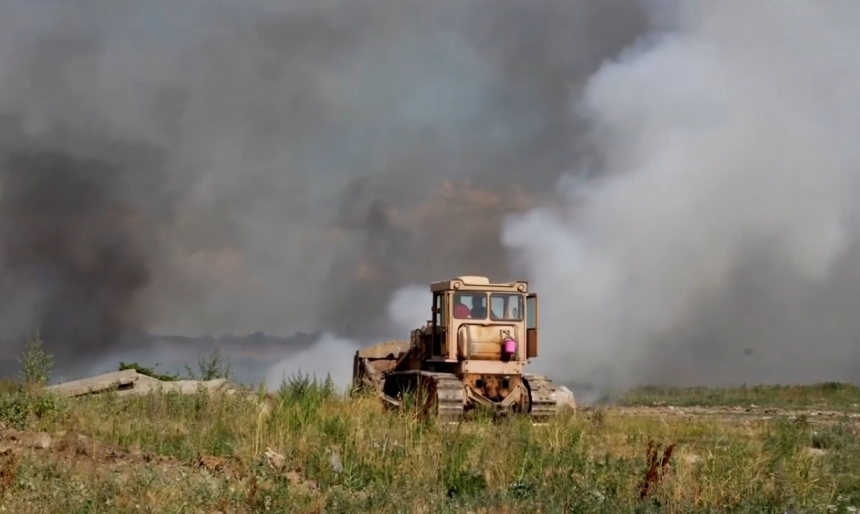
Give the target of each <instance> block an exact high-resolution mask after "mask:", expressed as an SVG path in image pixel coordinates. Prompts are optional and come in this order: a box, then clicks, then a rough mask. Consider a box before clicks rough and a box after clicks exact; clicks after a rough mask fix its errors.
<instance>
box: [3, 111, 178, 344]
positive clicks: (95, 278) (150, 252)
mask: <svg viewBox="0 0 860 514" xmlns="http://www.w3.org/2000/svg"><path fill="white" fill-rule="evenodd" d="M12 123H13V122H11V121H9V122H8V124H7V126H6V127H4V130H3V135H4V138H3V140H2V142H0V143H2V144H3V147H0V159H2V160H0V184H2V186H0V265H2V268H3V275H2V290H0V300H2V302H3V303H2V310H3V313H4V314H7V315H8V314H9V313H12V312H14V313H15V314H17V315H22V316H24V318H23V319H25V320H27V321H28V322H29V324H30V325H31V326H33V327H36V328H39V329H40V330H41V331H42V334H43V336H44V337H46V338H47V339H48V340H50V341H52V345H51V346H52V347H53V349H54V351H55V352H56V353H57V354H58V357H59V358H60V359H61V360H62V361H68V360H70V359H71V360H76V359H80V358H88V357H93V356H96V355H98V354H99V353H101V352H104V351H105V350H107V349H109V348H110V347H111V345H113V344H115V343H116V342H117V341H118V340H119V338H120V337H121V336H122V334H123V332H124V331H125V330H128V329H132V328H140V327H141V326H142V322H143V321H144V320H143V319H141V318H138V317H137V312H136V307H137V306H136V300H137V297H138V295H139V294H140V293H141V291H142V290H143V289H144V288H145V287H146V285H147V284H148V283H149V281H150V278H151V273H152V270H151V266H152V263H153V262H154V260H155V259H156V255H157V253H158V251H159V248H158V241H157V236H156V231H157V229H158V225H159V222H160V220H163V219H169V213H170V211H171V208H172V207H171V205H170V204H169V198H168V197H166V196H165V195H164V194H163V193H162V192H161V191H160V187H161V184H162V183H163V181H164V176H163V173H164V172H165V170H164V159H163V156H162V155H161V154H160V153H159V152H157V151H155V150H154V149H151V148H147V147H145V146H134V145H130V144H121V143H120V144H102V145H95V144H94V143H98V142H99V140H98V138H96V139H93V138H88V137H86V136H84V137H76V135H75V134H69V133H64V132H63V131H61V130H56V131H52V132H49V133H46V134H44V136H42V137H28V136H26V135H24V134H22V133H20V132H19V130H20V127H16V126H14V125H13V124H12ZM159 200H161V201H159ZM19 321H20V319H18V320H12V319H8V318H7V319H6V320H5V326H6V327H9V326H10V325H11V326H15V325H16V323H17V322H19ZM17 328H19V329H24V328H26V327H25V326H19V327H17Z"/></svg>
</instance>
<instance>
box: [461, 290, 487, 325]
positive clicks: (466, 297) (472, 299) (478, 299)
mask: <svg viewBox="0 0 860 514" xmlns="http://www.w3.org/2000/svg"><path fill="white" fill-rule="evenodd" d="M453 314H454V318H455V319H487V293H474V292H462V293H454V303H453Z"/></svg>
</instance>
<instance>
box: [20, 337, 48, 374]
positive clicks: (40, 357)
mask: <svg viewBox="0 0 860 514" xmlns="http://www.w3.org/2000/svg"><path fill="white" fill-rule="evenodd" d="M43 343H44V341H43V340H42V335H41V333H40V332H39V331H38V330H37V331H36V333H35V334H33V335H32V336H30V337H29V338H27V344H26V345H25V347H24V353H23V354H22V355H21V357H20V358H19V359H18V362H19V363H20V364H21V375H22V376H23V378H24V384H25V385H26V386H28V387H41V386H44V385H45V384H47V383H48V379H49V378H50V377H51V371H52V370H53V368H54V357H53V356H52V355H51V354H50V353H48V352H47V351H45V349H44V347H43Z"/></svg>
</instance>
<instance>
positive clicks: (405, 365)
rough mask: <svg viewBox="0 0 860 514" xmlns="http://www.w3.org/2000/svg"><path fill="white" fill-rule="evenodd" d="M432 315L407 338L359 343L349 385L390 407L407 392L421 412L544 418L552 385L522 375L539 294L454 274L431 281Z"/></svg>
mask: <svg viewBox="0 0 860 514" xmlns="http://www.w3.org/2000/svg"><path fill="white" fill-rule="evenodd" d="M430 292H431V293H432V302H433V303H432V309H431V317H430V319H429V320H427V323H426V324H425V325H424V326H422V327H421V328H417V329H415V330H412V332H411V334H410V338H409V340H408V341H385V342H382V343H379V344H376V345H374V346H370V347H366V348H362V349H360V350H358V351H356V353H355V357H354V361H353V387H354V390H357V391H361V390H365V391H366V390H370V391H373V392H374V393H375V394H376V395H378V396H379V397H380V398H381V399H382V401H383V402H384V404H385V405H386V406H387V407H389V408H392V409H403V408H404V405H405V404H404V402H405V399H406V398H410V402H411V403H410V405H411V407H412V408H417V409H418V410H419V413H420V414H421V415H422V416H433V417H435V418H437V419H440V420H445V421H454V422H457V421H462V420H464V419H466V418H468V417H469V415H470V413H473V412H474V411H476V410H478V409H483V410H485V411H486V410H490V411H491V412H492V413H493V415H494V416H495V417H505V416H509V415H511V414H513V413H522V414H526V415H528V416H529V417H530V418H531V419H532V421H534V422H545V421H546V420H547V419H548V418H550V417H551V416H552V415H553V414H554V413H555V412H556V410H557V403H556V387H555V385H554V384H553V383H552V381H551V380H550V379H549V378H547V377H546V376H544V375H538V374H531V373H524V371H523V369H524V367H525V365H526V364H528V363H529V362H530V360H531V359H534V358H535V357H537V355H538V297H537V294H535V293H531V292H529V290H528V282H525V281H517V282H508V283H491V282H490V280H489V279H488V278H487V277H480V276H459V277H456V278H453V279H449V280H443V281H438V282H433V283H431V284H430Z"/></svg>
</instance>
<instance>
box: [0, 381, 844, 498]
mask: <svg viewBox="0 0 860 514" xmlns="http://www.w3.org/2000/svg"><path fill="white" fill-rule="evenodd" d="M850 390H851V389H849V388H847V386H845V387H843V386H839V387H832V388H827V387H819V388H818V389H815V388H813V389H812V391H818V392H811V391H807V392H796V391H801V390H800V389H796V388H795V389H792V388H762V389H756V392H755V393H754V394H751V393H744V394H746V396H744V395H743V394H739V393H738V392H737V391H734V392H720V391H710V390H702V391H701V392H698V393H696V394H699V398H698V399H697V400H695V402H696V404H702V403H704V402H706V401H709V402H712V404H715V403H716V402H718V401H719V399H721V398H722V399H729V400H732V401H734V400H735V399H740V398H742V399H743V401H747V400H748V399H750V398H755V401H756V402H757V403H760V404H763V405H765V404H768V402H770V403H771V404H773V405H782V404H783V403H788V404H790V405H792V407H793V408H794V407H795V406H797V405H801V404H802V403H803V402H801V398H806V399H807V400H808V402H810V403H808V404H810V405H811V404H817V403H819V402H820V401H821V399H822V398H823V399H824V400H826V403H828V404H835V403H839V402H836V401H835V398H842V400H840V401H841V402H842V403H840V405H848V406H850V405H851V403H850V395H849V394H848V393H847V392H846V391H850ZM2 391H3V392H0V421H2V422H3V423H4V424H5V425H6V426H7V428H6V429H5V430H3V431H0V432H2V433H3V434H5V435H4V436H3V437H0V512H9V513H22V514H23V513H54V512H56V513H64V514H66V513H102V512H103V513H108V512H110V513H126V512H129V513H131V512H134V513H148V512H152V513H155V512H158V513H192V512H193V513H198V512H199V513H207V514H208V513H215V512H221V513H256V512H298V513H301V512H326V513H329V512H333V513H336V512H374V513H375V512H380V513H399V512H428V513H429V512H432V513H447V512H450V513H460V512H487V513H490V512H493V513H496V512H501V513H506V512H529V513H540V512H545V513H555V512H577V513H579V512H582V513H590V512H594V513H602V512H612V513H614V512H636V513H649V512H673V513H682V512H683V513H692V512H708V513H711V512H773V513H777V512H784V511H786V510H789V509H790V510H791V511H793V512H822V513H823V512H850V510H848V509H849V507H852V506H860V458H858V457H857V456H858V455H860V436H858V429H857V426H856V423H855V422H854V421H853V420H854V418H850V417H845V419H836V420H834V421H833V422H832V423H828V424H819V423H818V422H817V421H816V420H814V419H813V418H812V417H806V416H802V415H801V416H795V417H789V416H780V415H773V416H772V417H770V418H769V419H766V418H764V417H747V418H739V417H734V418H733V417H695V416H682V415H674V414H671V413H667V412H666V411H665V410H662V409H650V410H649V409H639V410H637V411H636V412H635V414H633V415H631V414H630V413H629V412H625V411H623V410H621V409H619V408H617V407H601V408H599V409H594V410H579V411H578V412H576V413H575V414H574V413H568V414H565V415H561V416H559V417H558V418H557V419H555V420H553V421H552V422H551V423H549V424H548V425H544V426H533V425H532V424H531V423H529V422H528V421H527V420H523V419H517V418H514V419H512V420H509V421H505V422H502V423H499V424H494V423H492V422H491V421H489V420H478V421H476V422H473V423H469V424H462V425H444V424H438V423H434V422H424V421H419V420H416V419H415V418H413V417H411V416H409V415H407V414H393V413H389V412H385V411H384V410H383V409H382V407H381V405H379V403H378V402H377V401H376V400H375V399H373V398H368V397H351V398H350V397H346V396H341V395H338V394H335V392H334V391H333V389H332V387H331V383H330V382H319V381H316V380H309V379H308V377H294V379H291V380H290V381H288V382H286V383H285V384H284V385H283V386H282V387H281V389H280V390H279V391H277V392H276V393H275V394H273V395H271V397H269V398H266V396H265V395H263V394H262V393H259V394H256V395H254V399H255V400H256V401H252V400H250V399H249V398H248V397H247V396H243V395H234V396H225V395H218V396H210V395H209V394H206V393H202V392H201V393H200V394H197V395H191V396H181V395H178V394H176V393H167V394H154V395H151V396H145V397H129V396H124V397H121V396H118V395H116V394H105V395H97V396H91V397H85V398H81V399H75V400H71V399H60V398H55V397H52V396H50V395H48V394H47V393H46V392H44V391H43V390H38V389H33V388H27V387H17V388H16V387H11V386H10V387H6V388H3V389H2ZM790 391H795V392H790ZM768 392H770V393H768ZM689 394H690V391H689V390H688V391H687V392H686V393H685V394H680V393H678V392H677V391H670V392H666V391H662V390H657V389H649V390H648V393H647V395H645V394H644V393H643V392H641V391H640V392H632V393H630V396H628V398H639V400H637V401H639V402H651V401H665V400H655V399H656V398H666V399H669V398H675V399H678V398H687V399H688V400H689V401H691V402H692V401H693V399H692V397H690V396H689ZM769 394H773V396H769ZM636 395H639V396H636ZM685 395H686V396H685ZM261 400H265V401H261ZM628 401H629V400H628ZM685 401H687V400H685ZM726 401H727V400H726ZM631 403H636V402H631ZM848 410H850V409H848ZM13 430H17V431H22V432H13ZM40 432H46V433H48V434H52V441H53V442H52V444H51V446H50V447H49V448H46V449H32V450H26V451H11V450H9V448H7V447H12V446H15V447H16V448H19V447H22V446H26V443H25V441H26V438H25V437H24V435H23V434H37V433H40ZM9 434H12V435H13V436H14V438H13V437H12V436H10V435H9ZM75 434H82V435H84V436H87V438H86V439H81V438H78V439H75V437H76V435H75ZM13 439H16V440H13ZM68 441H72V442H71V443H70V442H68ZM651 441H653V442H656V443H661V444H664V445H667V444H673V443H674V444H676V446H675V449H674V453H673V454H672V457H671V459H670V463H669V464H670V465H669V468H668V469H667V472H666V475H665V476H663V478H662V480H659V481H657V482H655V484H654V485H653V487H652V488H651V491H650V493H649V495H648V497H647V498H645V499H644V500H640V486H641V482H642V480H643V477H645V475H646V471H647V470H648V467H649V466H648V460H647V449H648V446H649V442H651ZM4 445H5V446H4ZM16 445H17V446H16ZM98 445H101V449H98V448H99V447H98ZM4 448H5V449H4Z"/></svg>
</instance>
